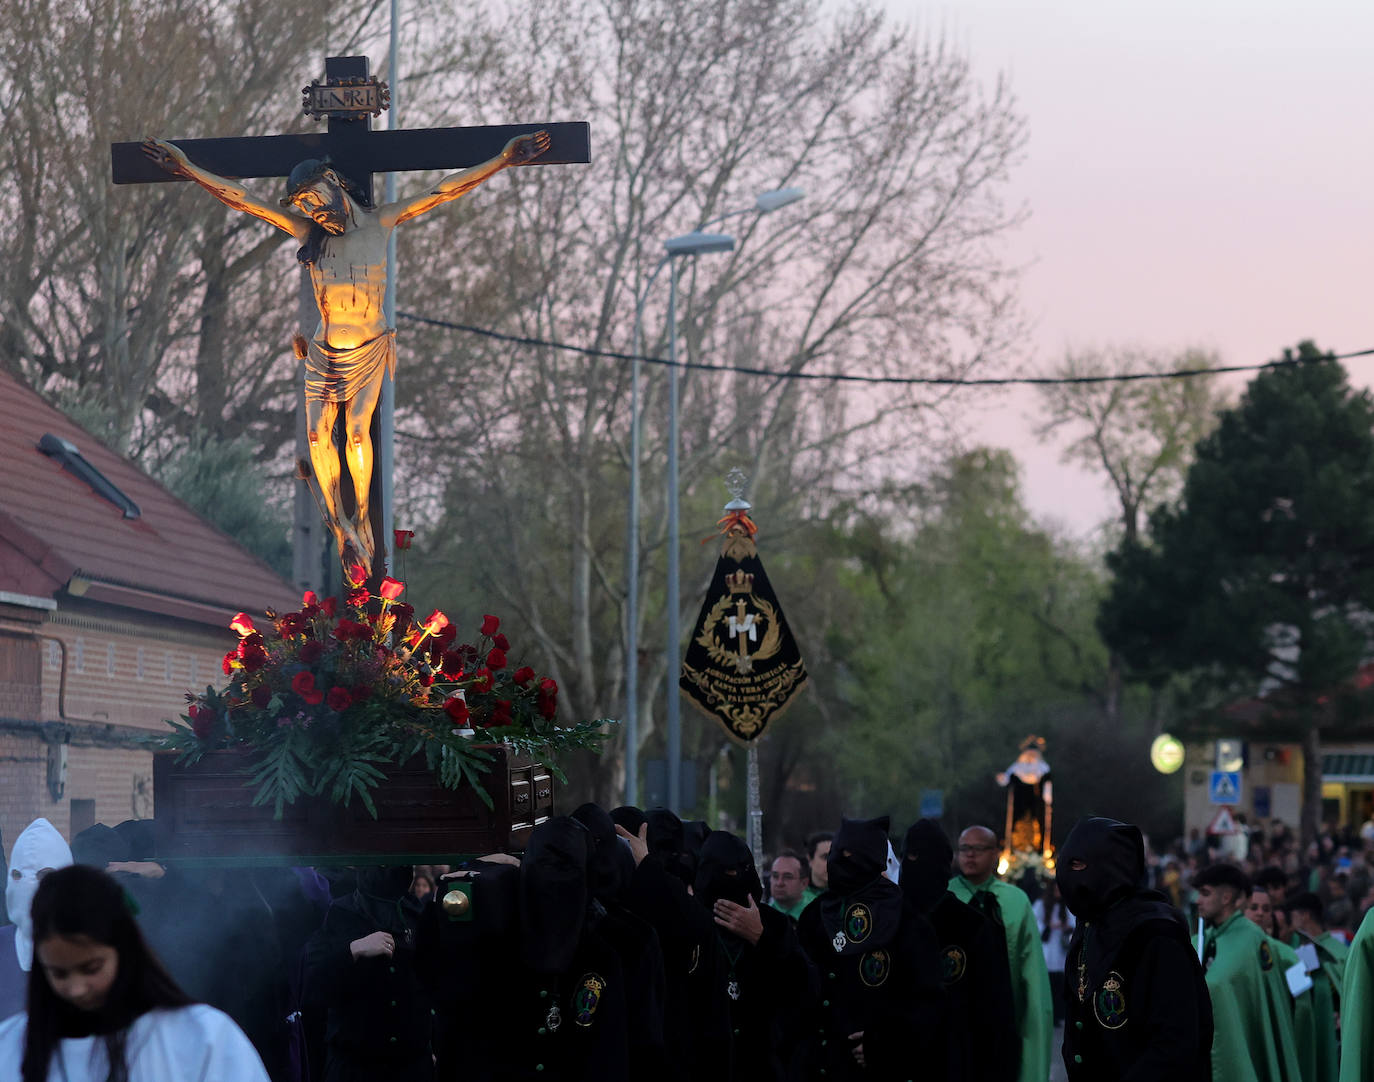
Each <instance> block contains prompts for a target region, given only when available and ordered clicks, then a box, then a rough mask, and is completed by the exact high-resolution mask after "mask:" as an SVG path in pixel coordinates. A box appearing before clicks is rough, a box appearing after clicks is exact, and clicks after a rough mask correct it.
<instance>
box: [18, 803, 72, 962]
mask: <svg viewBox="0 0 1374 1082" xmlns="http://www.w3.org/2000/svg"><path fill="white" fill-rule="evenodd" d="M71 863H72V851H71V847H70V846H68V845H67V842H66V840H65V839H64V838H63V837H62V835H61V834H59V833H58V831H57V828H56V827H55V826H53V825H52V824H51V823H50V822H48V821H47V820H46V819H35V820H34V821H33V822H32V823H30V824H29V825H28V826H27V827H25V828H24V830H23V832H22V833H21V834H20V835H19V837H18V838H16V839H15V840H14V849H13V850H12V851H11V852H10V868H9V879H7V880H6V881H5V906H6V908H7V909H8V910H9V914H10V920H12V921H13V922H14V950H15V954H16V955H17V956H18V959H19V968H20V969H22V970H24V972H26V973H27V972H28V971H29V970H30V969H32V968H33V918H32V916H31V915H30V913H29V908H30V906H32V905H33V896H34V894H35V893H36V892H37V890H38V874H39V873H40V872H44V873H46V872H48V871H54V870H56V869H58V868H65V867H67V865H69V864H71Z"/></svg>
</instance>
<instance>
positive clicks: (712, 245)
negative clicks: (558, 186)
mask: <svg viewBox="0 0 1374 1082" xmlns="http://www.w3.org/2000/svg"><path fill="white" fill-rule="evenodd" d="M803 194H804V193H803V191H802V189H800V188H779V189H777V190H775V191H770V192H764V193H763V194H762V195H760V196H758V198H757V199H755V200H754V205H753V206H752V207H746V208H744V209H743V210H736V211H731V212H730V213H728V214H722V215H719V216H718V217H716V218H712V219H709V220H708V221H706V222H703V223H702V224H701V226H699V227H698V228H697V229H695V230H693V231H692V232H691V233H684V234H682V235H681V236H678V237H671V238H670V239H668V240H666V241H664V243H663V247H664V250H665V254H664V256H663V258H662V259H660V260H659V262H658V265H657V266H656V267H654V269H653V272H652V273H651V274H650V275H649V279H648V281H647V282H646V283H645V284H644V289H643V291H642V292H641V293H640V295H639V299H638V300H637V301H636V303H635V321H634V334H633V348H632V350H631V352H632V353H633V355H634V357H635V360H634V361H633V362H631V363H632V366H633V367H632V368H631V373H630V513H629V529H628V535H629V536H628V548H627V554H628V555H627V560H626V577H627V578H628V579H629V584H628V590H627V595H626V603H625V614H626V630H625V802H626V803H627V804H634V803H636V801H637V799H638V790H639V447H640V432H641V429H640V409H639V400H640V364H641V362H640V361H639V359H638V358H639V353H640V340H641V331H642V327H643V317H644V302H645V301H646V300H647V298H648V296H649V290H650V288H651V287H652V286H653V284H654V282H655V281H656V280H657V279H658V275H659V272H660V271H662V270H663V267H664V266H665V265H668V267H669V276H668V277H669V292H668V359H669V370H668V476H667V500H668V524H667V526H668V590H667V595H668V627H667V640H668V657H669V664H668V694H667V711H666V722H667V724H666V728H667V732H666V734H665V735H666V738H667V746H668V756H667V758H668V806H669V807H670V808H672V809H674V810H677V808H678V806H679V805H680V803H681V799H682V712H681V705H682V704H681V702H680V700H679V698H678V696H677V695H676V694H675V693H674V690H673V682H674V680H675V678H676V673H675V668H676V666H675V665H674V659H676V658H677V656H678V651H679V650H680V649H681V643H680V640H681V628H680V626H679V623H680V622H679V616H678V610H679V606H680V600H679V594H678V591H679V582H678V579H679V568H678V544H677V541H678V456H677V447H678V415H679V384H678V378H679V372H678V370H677V363H676V362H677V264H676V261H675V259H676V257H677V256H694V255H702V254H705V253H709V252H729V251H733V250H734V247H735V238H734V237H732V236H730V235H728V234H724V233H706V232H703V230H704V229H705V228H706V226H708V225H714V224H716V223H717V222H721V221H724V220H725V219H726V218H733V217H735V216H736V215H739V214H768V213H770V212H771V211H774V210H777V209H778V208H780V207H785V206H787V205H788V204H789V203H795V202H796V201H797V200H798V199H801V198H802V196H803Z"/></svg>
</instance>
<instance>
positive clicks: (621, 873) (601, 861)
mask: <svg viewBox="0 0 1374 1082" xmlns="http://www.w3.org/2000/svg"><path fill="white" fill-rule="evenodd" d="M572 817H573V818H574V819H576V820H577V821H578V822H579V823H581V824H582V825H583V826H584V827H586V828H587V833H588V834H589V835H590V837H591V843H592V844H591V855H590V858H589V860H588V863H587V868H588V877H587V878H588V886H589V887H590V888H591V892H592V895H593V897H595V898H596V900H597V901H599V902H601V903H602V904H603V905H604V904H606V903H607V902H611V901H614V900H615V898H616V897H617V896H618V895H619V894H620V892H621V890H622V889H623V888H624V886H625V884H626V883H627V882H629V875H627V874H626V872H627V868H626V865H625V863H624V861H625V858H626V857H627V856H629V850H628V849H627V848H626V847H625V845H624V844H623V841H624V839H622V838H621V837H620V836H619V835H617V834H616V832H615V823H614V822H613V821H612V819H611V816H610V813H609V812H607V811H606V810H605V809H604V808H599V807H597V806H596V805H595V804H583V805H582V806H581V807H580V808H578V809H577V810H576V811H575V812H573V813H572ZM628 872H629V873H630V874H633V873H634V857H633V856H629V867H628Z"/></svg>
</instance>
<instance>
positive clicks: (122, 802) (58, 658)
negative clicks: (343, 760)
mask: <svg viewBox="0 0 1374 1082" xmlns="http://www.w3.org/2000/svg"><path fill="white" fill-rule="evenodd" d="M36 630H37V632H38V633H39V635H40V636H41V638H38V639H34V638H32V637H26V636H24V635H22V634H20V633H18V632H16V633H15V634H12V635H11V634H5V633H4V632H0V717H2V718H9V719H13V720H16V721H21V722H25V721H35V722H59V721H62V720H66V721H70V722H73V723H77V724H81V723H87V724H89V723H96V724H102V725H103V724H108V725H112V726H116V727H117V729H118V730H119V731H121V732H125V733H137V732H142V731H148V730H152V731H155V732H157V731H163V730H165V728H166V725H165V723H166V720H167V719H168V718H173V717H176V716H178V715H179V714H181V713H182V711H183V710H184V709H185V706H186V700H185V696H186V692H187V691H188V690H199V691H203V690H204V689H205V686H206V685H207V684H213V685H216V686H219V685H220V684H222V683H223V682H224V679H225V677H224V674H223V671H222V670H221V668H220V663H221V660H222V658H223V656H224V652H225V651H226V650H227V649H230V648H231V647H232V646H233V644H234V643H235V642H236V641H237V637H236V636H235V635H234V633H233V632H232V631H230V630H229V629H228V628H227V627H226V628H224V629H223V630H222V631H217V630H216V629H215V628H211V627H203V628H202V627H197V626H193V625H187V624H178V623H175V622H173V621H160V620H158V619H157V618H155V617H150V616H143V615H139V614H129V613H127V612H124V611H121V610H117V609H111V608H109V607H102V606H94V605H83V604H82V603H80V602H71V603H69V604H67V605H64V606H63V607H62V608H60V609H59V610H58V611H56V612H53V613H49V614H48V616H47V619H46V620H45V622H44V623H43V624H42V625H41V627H38V628H36ZM64 649H65V653H66V676H67V681H66V691H65V694H62V693H61V690H60V689H61V684H62V664H63V650H64ZM59 702H60V707H61V709H60V710H59ZM64 713H65V718H64V717H63V714H64ZM73 800H94V801H95V819H96V822H99V823H106V824H108V825H110V826H113V825H115V824H116V823H120V822H123V821H124V820H125V819H144V818H150V817H151V816H152V815H153V813H154V807H153V767H152V755H151V753H150V752H147V751H143V750H138V749H133V748H126V747H92V746H89V745H85V746H83V745H82V744H81V743H76V744H72V745H69V746H68V748H67V783H66V790H65V792H64V793H63V794H62V798H61V799H60V800H56V801H54V800H53V799H52V795H51V793H50V791H49V789H48V745H47V743H45V741H44V740H43V738H42V737H41V736H39V735H37V734H27V733H15V732H4V731H2V730H0V838H3V842H4V850H5V853H6V855H7V856H8V854H9V852H10V849H11V848H12V847H13V845H14V839H15V837H17V836H18V834H19V832H20V831H21V830H23V829H24V827H26V826H27V825H28V824H29V823H31V822H32V821H33V820H34V819H36V818H38V817H39V816H43V817H44V818H47V819H49V820H50V821H51V822H52V824H53V825H54V826H56V827H57V829H58V830H60V831H62V833H63V835H64V836H67V837H68V840H70V827H71V802H72V801H73Z"/></svg>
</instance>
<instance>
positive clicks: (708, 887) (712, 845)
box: [692, 830, 763, 907]
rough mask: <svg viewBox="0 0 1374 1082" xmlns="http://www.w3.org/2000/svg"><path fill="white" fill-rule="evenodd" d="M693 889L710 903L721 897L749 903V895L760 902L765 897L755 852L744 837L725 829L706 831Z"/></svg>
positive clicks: (700, 900)
mask: <svg viewBox="0 0 1374 1082" xmlns="http://www.w3.org/2000/svg"><path fill="white" fill-rule="evenodd" d="M692 893H693V894H694V895H696V898H697V900H698V901H699V902H701V904H702V905H704V906H707V907H710V906H713V905H715V903H716V902H717V901H718V900H720V899H724V900H725V901H727V902H734V903H735V904H736V905H742V906H746V907H747V906H748V905H749V899H751V898H752V899H754V900H755V902H757V901H758V899H760V898H762V897H763V884H762V883H761V882H759V873H758V869H756V868H755V867H754V855H753V854H752V853H751V852H749V847H748V846H747V845H745V844H744V842H743V840H742V839H740V838H738V837H736V836H735V835H733V834H731V833H729V832H728V831H724V830H713V831H712V832H711V833H710V834H708V835H706V840H705V841H704V842H702V845H701V855H700V856H699V857H698V859H697V874H696V881H695V882H694V883H693V884H692Z"/></svg>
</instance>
